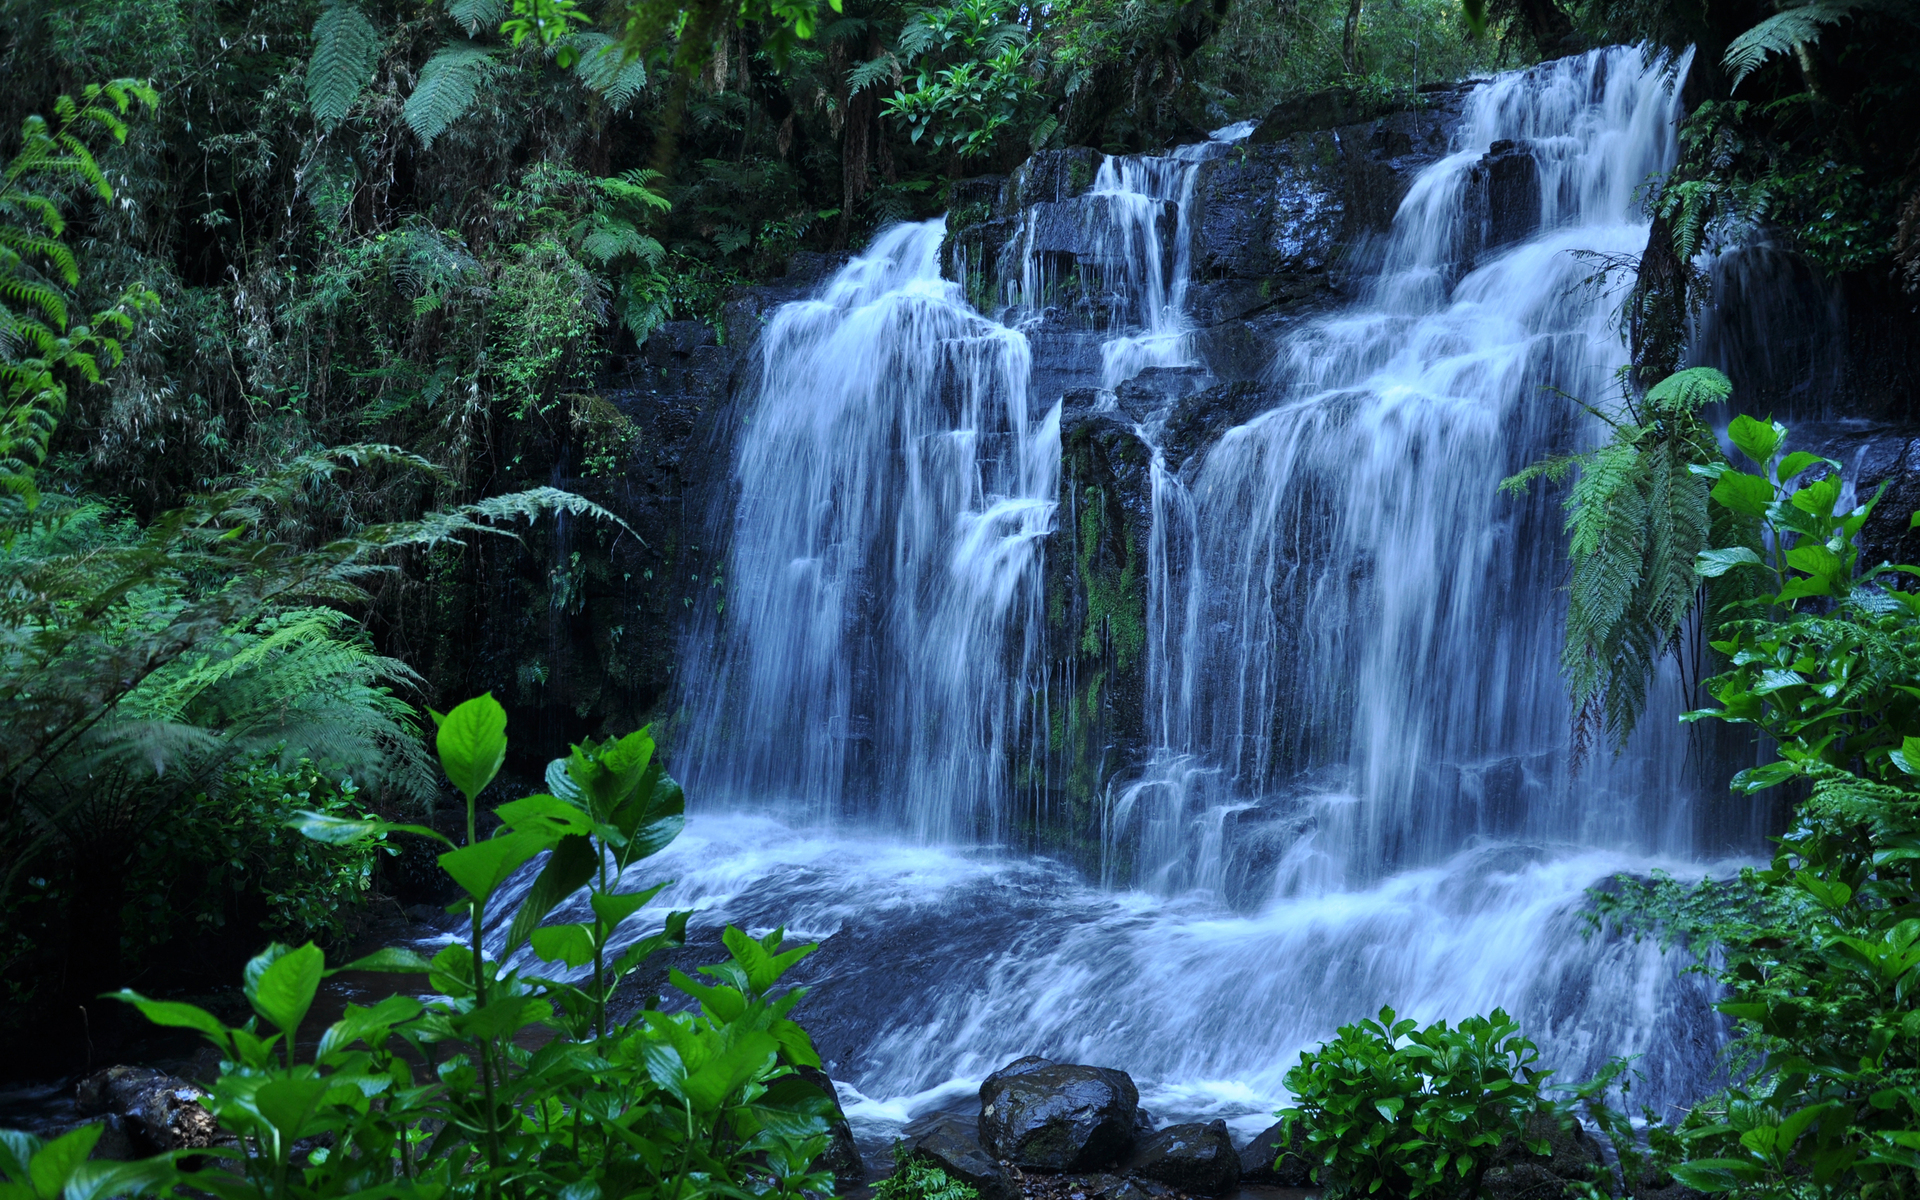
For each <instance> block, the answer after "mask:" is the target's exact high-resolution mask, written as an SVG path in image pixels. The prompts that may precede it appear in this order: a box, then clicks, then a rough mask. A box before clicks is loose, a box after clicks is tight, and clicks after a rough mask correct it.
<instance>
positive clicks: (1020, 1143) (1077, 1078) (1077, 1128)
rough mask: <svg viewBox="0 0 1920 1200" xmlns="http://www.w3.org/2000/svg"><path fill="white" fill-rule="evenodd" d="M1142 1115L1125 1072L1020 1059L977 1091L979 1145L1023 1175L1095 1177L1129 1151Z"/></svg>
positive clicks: (1003, 1069) (1137, 1096) (1137, 1094)
mask: <svg viewBox="0 0 1920 1200" xmlns="http://www.w3.org/2000/svg"><path fill="white" fill-rule="evenodd" d="M1139 1107H1140V1091H1139V1089H1138V1088H1136V1087H1134V1085H1133V1079H1132V1078H1131V1077H1130V1076H1128V1074H1127V1073H1126V1072H1125V1071H1116V1070H1114V1069H1112V1068H1110V1067H1087V1066H1078V1065H1070V1064H1060V1063H1052V1062H1049V1061H1047V1060H1046V1059H1036V1058H1022V1059H1018V1060H1016V1061H1015V1062H1012V1063H1009V1064H1008V1065H1007V1066H1006V1067H1004V1068H1002V1069H1001V1070H999V1071H996V1072H995V1073H993V1074H992V1075H989V1076H988V1077H987V1081H986V1082H985V1083H983V1084H981V1085H980V1143H981V1145H982V1146H983V1147H984V1148H985V1149H986V1151H987V1153H988V1154H990V1155H992V1156H993V1157H994V1158H995V1159H997V1160H999V1161H1002V1162H1010V1163H1012V1164H1014V1165H1015V1166H1019V1167H1029V1168H1033V1169H1035V1170H1041V1171H1090V1170H1095V1169H1097V1168H1100V1167H1103V1166H1106V1165H1107V1164H1109V1163H1112V1162H1114V1161H1115V1160H1116V1159H1118V1158H1119V1157H1120V1156H1121V1155H1122V1154H1125V1153H1126V1152H1127V1150H1128V1148H1129V1147H1131V1146H1132V1144H1133V1134H1134V1112H1135V1110H1136V1109H1138V1108H1139Z"/></svg>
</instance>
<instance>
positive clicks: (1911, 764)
mask: <svg viewBox="0 0 1920 1200" xmlns="http://www.w3.org/2000/svg"><path fill="white" fill-rule="evenodd" d="M1888 757H1890V758H1892V759H1893V765H1894V766H1896V767H1898V768H1900V770H1901V771H1903V772H1905V773H1906V774H1908V775H1920V737H1906V738H1902V739H1900V748H1899V749H1898V750H1895V751H1893V752H1892V754H1890V755H1889V756H1888Z"/></svg>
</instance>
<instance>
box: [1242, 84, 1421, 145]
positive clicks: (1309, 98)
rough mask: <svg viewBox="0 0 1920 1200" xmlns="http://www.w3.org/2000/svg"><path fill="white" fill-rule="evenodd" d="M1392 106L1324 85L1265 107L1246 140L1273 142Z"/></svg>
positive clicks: (1350, 121) (1359, 118) (1374, 114)
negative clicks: (1318, 88) (1321, 87)
mask: <svg viewBox="0 0 1920 1200" xmlns="http://www.w3.org/2000/svg"><path fill="white" fill-rule="evenodd" d="M1393 107H1394V105H1393V102H1392V101H1391V100H1384V101H1383V100H1377V99H1374V98H1372V97H1368V96H1363V95H1361V94H1360V93H1359V92H1358V91H1356V90H1355V89H1353V88H1343V87H1336V88H1327V89H1326V90H1324V91H1319V92H1309V93H1308V94H1306V95H1304V96H1291V97H1288V98H1287V99H1285V100H1282V101H1281V102H1280V103H1278V104H1276V105H1274V106H1273V107H1272V108H1271V109H1268V110H1267V115H1266V117H1265V118H1264V119H1262V120H1261V122H1260V124H1258V125H1256V126H1255V127H1254V130H1253V133H1252V134H1251V135H1250V136H1249V137H1248V138H1247V140H1248V141H1250V142H1252V143H1254V144H1255V145H1260V144H1262V143H1266V142H1277V141H1281V140H1283V139H1285V138H1289V137H1292V136H1293V135H1294V134H1296V133H1305V132H1307V131H1309V130H1315V129H1332V128H1334V127H1335V126H1338V125H1352V124H1355V123H1356V122H1359V121H1367V120H1371V119H1373V118H1374V117H1377V116H1380V115H1381V114H1382V113H1384V112H1387V111H1389V110H1391V109H1392V108H1393Z"/></svg>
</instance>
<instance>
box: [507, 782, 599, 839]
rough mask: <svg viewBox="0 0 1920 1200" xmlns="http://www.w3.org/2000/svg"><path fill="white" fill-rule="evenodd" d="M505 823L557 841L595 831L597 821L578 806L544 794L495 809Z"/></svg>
mask: <svg viewBox="0 0 1920 1200" xmlns="http://www.w3.org/2000/svg"><path fill="white" fill-rule="evenodd" d="M493 812H494V815H495V816H497V817H499V818H500V820H501V821H502V822H504V823H505V824H508V825H511V826H513V827H514V828H515V829H524V830H526V831H528V832H529V833H545V834H547V835H549V836H550V837H553V838H555V839H558V838H561V837H565V836H566V835H568V834H574V833H577V834H582V835H585V834H589V833H592V832H593V818H592V817H590V816H588V815H587V811H586V810H585V809H584V808H581V807H580V806H579V805H577V804H573V803H570V802H568V801H566V800H562V799H561V798H560V797H558V796H549V795H545V794H544V793H543V794H540V795H534V796H528V797H526V798H525V799H521V800H514V801H512V802H510V803H507V804H502V805H501V806H500V807H498V808H496V809H494V810H493Z"/></svg>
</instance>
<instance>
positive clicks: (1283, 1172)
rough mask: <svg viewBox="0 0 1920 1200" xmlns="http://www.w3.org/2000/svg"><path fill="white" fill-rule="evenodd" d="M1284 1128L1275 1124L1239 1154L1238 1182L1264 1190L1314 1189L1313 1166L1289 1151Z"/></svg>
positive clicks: (1277, 1123)
mask: <svg viewBox="0 0 1920 1200" xmlns="http://www.w3.org/2000/svg"><path fill="white" fill-rule="evenodd" d="M1285 1135H1286V1127H1285V1126H1283V1125H1281V1124H1280V1123H1279V1122H1277V1121H1276V1122H1274V1124H1273V1125H1271V1126H1270V1127H1268V1128H1267V1129H1266V1130H1265V1131H1264V1132H1263V1133H1261V1134H1260V1136H1258V1137H1256V1138H1254V1139H1253V1140H1252V1141H1251V1142H1248V1143H1247V1145H1246V1148H1245V1149H1243V1150H1241V1151H1240V1182H1241V1183H1242V1184H1257V1185H1263V1186H1266V1187H1289V1188H1304V1187H1312V1186H1313V1164H1311V1163H1309V1162H1308V1161H1307V1160H1306V1159H1304V1158H1302V1157H1300V1156H1299V1155H1298V1154H1294V1153H1292V1152H1291V1151H1289V1150H1288V1145H1289V1143H1288V1141H1287V1139H1286V1136H1285Z"/></svg>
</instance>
